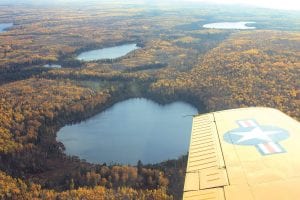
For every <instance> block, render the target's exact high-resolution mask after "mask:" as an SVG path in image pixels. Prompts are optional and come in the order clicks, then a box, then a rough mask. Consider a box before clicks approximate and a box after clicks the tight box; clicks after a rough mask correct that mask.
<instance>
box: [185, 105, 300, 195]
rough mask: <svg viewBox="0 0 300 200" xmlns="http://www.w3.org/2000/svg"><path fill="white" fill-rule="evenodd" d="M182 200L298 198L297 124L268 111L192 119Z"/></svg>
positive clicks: (221, 113)
mask: <svg viewBox="0 0 300 200" xmlns="http://www.w3.org/2000/svg"><path fill="white" fill-rule="evenodd" d="M183 199H184V200H269V199H270V200H285V199H286V200H299V199H300V123H299V122H297V121H296V120H294V119H292V118H290V117H289V116H287V115H285V114H284V113H282V112H280V111H278V110H276V109H272V108H241V109H233V110H225V111H219V112H213V113H208V114H204V115H199V116H195V117H194V118H193V126H192V133H191V141H190V147H189V156H188V164H187V170H186V177H185V184H184V193H183Z"/></svg>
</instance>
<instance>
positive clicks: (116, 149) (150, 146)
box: [57, 98, 198, 165]
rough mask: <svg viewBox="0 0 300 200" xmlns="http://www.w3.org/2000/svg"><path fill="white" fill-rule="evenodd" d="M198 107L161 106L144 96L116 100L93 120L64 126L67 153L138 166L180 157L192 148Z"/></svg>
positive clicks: (60, 134) (60, 136) (59, 137)
mask: <svg viewBox="0 0 300 200" xmlns="http://www.w3.org/2000/svg"><path fill="white" fill-rule="evenodd" d="M197 113H198V111H197V109H196V108H195V107H193V106H191V105H190V104H187V103H184V102H174V103H171V104H167V105H159V104H157V103H155V102H153V101H151V100H147V99H144V98H134V99H129V100H125V101H122V102H119V103H116V104H115V105H113V106H112V107H111V108H109V109H107V110H106V111H104V112H102V113H100V114H98V115H95V116H94V117H91V118H90V119H88V120H86V121H83V122H81V123H78V124H74V125H67V126H65V127H63V128H61V129H60V130H59V132H58V134H57V140H58V141H61V142H62V143H63V144H64V145H65V147H66V153H67V154H69V155H76V156H79V157H80V158H81V159H86V160H87V161H89V162H93V163H103V162H106V163H107V164H110V163H120V164H131V165H136V164H137V161H138V160H141V161H142V162H143V163H157V162H161V161H164V160H167V159H173V158H177V157H178V156H180V155H183V154H186V153H187V151H188V146H189V141H190V133H191V127H192V116H190V115H195V114H197Z"/></svg>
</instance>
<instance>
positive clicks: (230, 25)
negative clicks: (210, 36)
mask: <svg viewBox="0 0 300 200" xmlns="http://www.w3.org/2000/svg"><path fill="white" fill-rule="evenodd" d="M254 23H256V22H219V23H211V24H205V25H203V27H204V28H214V29H241V30H244V29H256V27H253V26H247V25H248V24H254Z"/></svg>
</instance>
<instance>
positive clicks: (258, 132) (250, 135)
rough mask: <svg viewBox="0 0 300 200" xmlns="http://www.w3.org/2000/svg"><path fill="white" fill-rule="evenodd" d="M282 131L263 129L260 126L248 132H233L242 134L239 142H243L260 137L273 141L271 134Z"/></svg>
mask: <svg viewBox="0 0 300 200" xmlns="http://www.w3.org/2000/svg"><path fill="white" fill-rule="evenodd" d="M280 132H281V131H280V130H276V131H263V130H262V129H261V128H260V127H255V128H253V129H252V130H250V131H248V132H232V134H234V135H239V136H242V137H241V138H240V139H239V140H238V141H237V143H241V142H244V141H248V140H252V139H259V140H263V141H266V142H271V141H273V140H272V138H271V137H270V135H274V134H277V133H280Z"/></svg>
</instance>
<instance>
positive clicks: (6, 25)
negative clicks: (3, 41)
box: [0, 23, 13, 33]
mask: <svg viewBox="0 0 300 200" xmlns="http://www.w3.org/2000/svg"><path fill="white" fill-rule="evenodd" d="M12 26H13V23H0V33H1V32H4V31H5V30H6V29H7V28H10V27H12Z"/></svg>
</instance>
